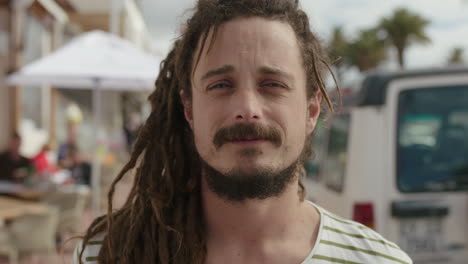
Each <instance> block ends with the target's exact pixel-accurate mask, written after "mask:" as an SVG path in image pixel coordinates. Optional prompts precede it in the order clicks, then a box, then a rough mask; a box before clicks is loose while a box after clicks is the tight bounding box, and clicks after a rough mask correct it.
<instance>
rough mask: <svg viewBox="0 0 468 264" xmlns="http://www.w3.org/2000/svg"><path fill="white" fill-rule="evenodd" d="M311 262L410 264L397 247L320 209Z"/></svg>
mask: <svg viewBox="0 0 468 264" xmlns="http://www.w3.org/2000/svg"><path fill="white" fill-rule="evenodd" d="M319 210H320V211H321V214H322V218H321V219H322V223H321V224H320V227H321V230H320V233H319V241H317V242H318V248H317V250H316V253H315V254H314V256H313V257H314V258H315V259H322V260H328V261H330V260H331V259H335V260H341V261H347V262H343V263H401V264H410V263H413V262H412V260H411V258H410V257H409V256H408V255H407V254H406V253H405V252H404V251H403V250H401V249H400V248H399V247H398V245H396V244H395V243H393V242H391V241H389V240H387V239H386V238H384V237H383V236H382V235H380V234H379V233H377V232H376V231H375V230H373V229H371V228H369V227H367V226H364V225H362V224H360V223H357V222H355V221H352V220H348V219H345V218H342V217H339V216H337V215H335V214H333V213H330V212H328V211H326V210H324V209H322V208H321V209H319Z"/></svg>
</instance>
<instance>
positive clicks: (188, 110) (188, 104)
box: [179, 90, 193, 129]
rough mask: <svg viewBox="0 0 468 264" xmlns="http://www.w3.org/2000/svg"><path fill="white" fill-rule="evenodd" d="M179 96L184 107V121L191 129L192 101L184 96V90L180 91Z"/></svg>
mask: <svg viewBox="0 0 468 264" xmlns="http://www.w3.org/2000/svg"><path fill="white" fill-rule="evenodd" d="M179 96H180V100H181V101H182V104H183V105H184V116H185V120H187V122H188V123H189V125H190V128H192V129H193V114H192V100H191V99H190V98H189V97H188V96H187V95H186V94H185V92H184V90H180V92H179Z"/></svg>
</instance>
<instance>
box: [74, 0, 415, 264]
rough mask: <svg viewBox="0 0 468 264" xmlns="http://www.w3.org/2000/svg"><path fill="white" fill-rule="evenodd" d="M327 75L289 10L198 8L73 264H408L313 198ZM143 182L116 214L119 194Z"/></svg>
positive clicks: (265, 5) (300, 18)
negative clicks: (311, 161)
mask: <svg viewBox="0 0 468 264" xmlns="http://www.w3.org/2000/svg"><path fill="white" fill-rule="evenodd" d="M327 69H329V65H328V63H327V59H326V57H325V53H324V51H323V50H322V48H321V46H320V42H319V40H318V39H317V38H316V36H315V35H314V34H313V33H312V32H311V30H310V26H309V19H308V17H307V15H306V14H305V13H304V11H302V10H301V9H300V8H299V6H298V1H293V0H257V1H252V0H200V1H198V3H197V5H196V8H195V9H194V13H193V16H192V17H191V18H190V19H189V20H188V21H187V26H186V28H185V32H184V34H183V35H182V36H181V37H180V38H179V39H178V40H177V41H176V42H175V44H174V47H173V49H172V50H171V51H170V53H169V54H168V56H167V57H166V59H165V61H164V62H163V64H162V67H161V70H160V72H159V75H158V79H157V81H156V87H157V89H156V90H155V91H154V92H153V93H152V94H151V95H150V97H149V100H150V102H151V105H152V112H151V114H150V116H149V118H148V120H147V121H146V122H145V124H144V125H143V127H142V128H141V132H140V134H139V136H138V138H137V140H136V142H135V145H134V148H133V152H132V156H131V158H130V161H129V162H128V163H127V164H126V165H125V167H124V168H123V170H122V171H121V173H120V174H119V175H118V176H117V178H116V179H115V181H114V183H113V184H112V186H111V189H110V191H109V195H108V199H109V200H108V203H109V206H108V212H107V215H105V216H101V217H98V218H97V219H96V220H95V221H94V222H93V223H92V224H91V226H90V227H89V229H88V230H87V232H86V234H85V236H84V238H83V241H82V243H81V245H79V246H77V249H76V251H75V259H74V262H75V263H91V262H94V263H95V262H97V263H121V264H127V263H164V264H167V263H179V264H182V263H183V264H186V263H199V264H201V263H303V264H309V263H397V262H398V263H412V261H411V259H410V258H409V257H408V256H407V255H406V254H405V253H404V252H403V251H402V250H400V249H399V248H398V246H396V245H395V244H394V243H392V242H390V241H388V240H386V239H384V238H383V237H382V236H381V235H379V234H378V233H376V232H375V231H373V230H371V229H369V228H367V227H365V226H363V225H361V224H358V223H356V222H353V221H350V220H345V219H342V218H340V217H338V216H335V215H333V214H331V213H329V212H328V211H326V210H325V209H323V208H321V207H319V206H318V205H315V204H313V203H312V202H309V201H307V200H306V199H305V190H304V186H303V184H302V183H301V176H302V174H303V167H302V161H303V160H304V159H305V158H306V157H308V156H309V155H310V154H311V152H312V150H311V149H310V148H311V144H310V139H311V133H312V132H313V130H314V128H315V124H316V122H317V118H318V116H319V114H320V105H321V101H322V98H324V100H325V101H326V103H327V104H328V106H329V108H330V110H331V111H333V107H332V102H331V101H330V99H329V97H328V94H327V90H326V87H325V85H324V82H323V80H324V78H325V77H326V76H325V74H326V71H327ZM128 172H132V173H133V172H134V173H135V174H134V176H135V181H134V185H133V188H132V190H131V192H130V195H129V197H128V198H127V202H126V203H125V204H124V206H123V207H122V208H120V209H118V210H114V209H113V207H112V205H113V204H112V199H113V195H114V192H115V188H116V184H117V183H118V182H119V181H120V180H121V179H122V178H123V176H124V175H126V174H127V173H128Z"/></svg>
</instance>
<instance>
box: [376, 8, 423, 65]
mask: <svg viewBox="0 0 468 264" xmlns="http://www.w3.org/2000/svg"><path fill="white" fill-rule="evenodd" d="M428 24H429V21H428V20H426V19H425V18H423V17H421V16H419V15H418V14H415V13H412V12H411V11H409V10H407V9H405V8H399V9H396V10H395V12H394V13H393V15H392V16H391V17H389V18H384V19H382V21H381V22H380V25H379V27H380V28H381V29H382V31H383V32H385V34H386V38H387V41H388V42H389V43H391V44H392V45H393V46H394V47H395V49H396V51H397V55H398V63H399V65H400V67H401V68H404V65H405V60H404V55H405V51H406V49H407V48H408V46H409V45H411V44H413V43H428V42H430V39H429V37H428V36H427V34H426V32H425V29H426V26H427V25H428Z"/></svg>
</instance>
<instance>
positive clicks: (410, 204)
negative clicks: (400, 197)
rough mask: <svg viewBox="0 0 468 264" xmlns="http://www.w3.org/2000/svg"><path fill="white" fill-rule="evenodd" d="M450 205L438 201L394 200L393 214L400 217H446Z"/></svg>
mask: <svg viewBox="0 0 468 264" xmlns="http://www.w3.org/2000/svg"><path fill="white" fill-rule="evenodd" d="M448 214H449V207H448V206H447V205H441V204H440V203H439V202H438V201H393V202H392V216H393V217H398V218H422V217H424V218H426V217H444V216H447V215H448Z"/></svg>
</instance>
